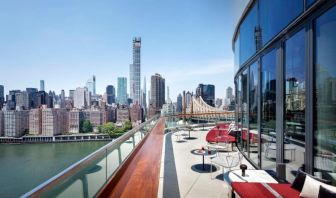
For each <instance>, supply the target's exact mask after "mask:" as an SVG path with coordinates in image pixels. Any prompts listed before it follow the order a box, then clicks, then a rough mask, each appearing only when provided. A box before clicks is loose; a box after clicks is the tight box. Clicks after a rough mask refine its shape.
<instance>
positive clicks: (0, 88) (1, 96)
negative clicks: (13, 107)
mask: <svg viewBox="0 0 336 198" xmlns="http://www.w3.org/2000/svg"><path fill="white" fill-rule="evenodd" d="M4 92H5V91H4V86H3V85H0V110H1V108H2V106H3V103H4V102H5V94H4Z"/></svg>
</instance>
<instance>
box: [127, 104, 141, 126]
mask: <svg viewBox="0 0 336 198" xmlns="http://www.w3.org/2000/svg"><path fill="white" fill-rule="evenodd" d="M142 114H143V111H142V108H141V106H140V105H139V103H138V102H135V103H133V105H132V106H131V108H130V117H131V121H132V122H137V123H141V122H142Z"/></svg>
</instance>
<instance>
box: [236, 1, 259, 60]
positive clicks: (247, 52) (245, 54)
mask: <svg viewBox="0 0 336 198" xmlns="http://www.w3.org/2000/svg"><path fill="white" fill-rule="evenodd" d="M257 19H258V18H257V4H255V5H254V6H253V8H252V9H251V10H250V12H249V13H248V15H247V16H246V18H245V19H244V21H243V23H242V25H241V27H240V44H241V45H242V46H241V49H244V50H242V51H241V53H240V63H244V62H245V61H246V60H247V59H249V58H250V57H251V56H252V55H253V54H254V53H255V52H256V42H255V38H254V36H255V32H254V31H255V28H256V27H257V24H258V21H257Z"/></svg>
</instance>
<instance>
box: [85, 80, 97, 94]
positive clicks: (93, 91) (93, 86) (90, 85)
mask: <svg viewBox="0 0 336 198" xmlns="http://www.w3.org/2000/svg"><path fill="white" fill-rule="evenodd" d="M86 87H87V88H88V90H89V92H91V95H92V96H95V95H96V76H94V75H93V76H92V77H91V78H90V79H89V80H88V81H87V82H86Z"/></svg>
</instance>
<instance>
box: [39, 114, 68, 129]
mask: <svg viewBox="0 0 336 198" xmlns="http://www.w3.org/2000/svg"><path fill="white" fill-rule="evenodd" d="M67 120H68V116H67V111H66V109H51V108H46V109H42V135H43V136H54V135H60V134H62V133H64V132H66V131H67V129H68V121H67Z"/></svg>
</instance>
